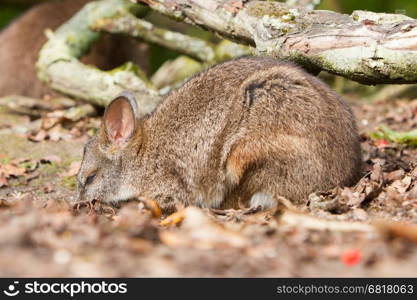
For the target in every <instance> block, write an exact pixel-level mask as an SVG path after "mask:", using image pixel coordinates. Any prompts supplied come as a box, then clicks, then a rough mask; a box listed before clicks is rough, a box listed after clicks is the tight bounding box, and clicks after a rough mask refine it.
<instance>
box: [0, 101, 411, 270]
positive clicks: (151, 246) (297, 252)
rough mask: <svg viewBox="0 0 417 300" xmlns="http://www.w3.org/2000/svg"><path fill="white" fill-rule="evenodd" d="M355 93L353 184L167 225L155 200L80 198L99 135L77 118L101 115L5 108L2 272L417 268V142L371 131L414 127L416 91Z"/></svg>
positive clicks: (193, 214) (1, 117) (0, 150)
mask: <svg viewBox="0 0 417 300" xmlns="http://www.w3.org/2000/svg"><path fill="white" fill-rule="evenodd" d="M349 102H350V103H351V105H352V107H353V109H354V112H355V114H356V116H357V120H358V126H359V128H360V132H361V134H362V138H363V141H362V149H363V159H364V162H365V165H366V171H367V172H366V174H364V177H363V178H362V179H361V181H360V182H359V183H358V184H357V185H356V186H355V187H351V188H343V189H342V188H335V189H333V190H332V191H325V192H317V193H316V194H313V195H311V196H310V197H309V201H308V203H307V204H306V205H305V206H304V207H298V208H293V207H291V205H288V204H287V207H280V208H279V209H278V210H276V211H269V212H261V211H257V210H255V209H252V210H250V209H245V208H242V209H241V210H226V211H220V210H208V209H200V208H195V207H189V208H181V209H180V210H179V212H178V213H177V214H175V215H173V216H170V217H169V218H168V219H165V220H163V221H162V223H161V217H159V214H158V211H157V209H156V208H155V207H152V205H151V204H150V203H143V202H134V201H132V202H127V203H123V204H121V205H120V206H119V207H111V206H106V205H104V204H100V203H92V204H89V205H79V206H75V207H74V206H73V204H72V201H73V200H74V199H75V195H76V180H75V176H74V175H75V173H76V170H77V167H78V165H79V163H78V162H79V161H80V159H81V155H82V149H83V145H84V143H85V142H86V140H87V139H88V134H91V130H90V131H88V130H85V131H83V130H82V129H80V128H86V127H88V126H87V125H86V124H87V123H88V124H90V125H91V124H93V125H91V126H90V127H94V126H95V125H96V124H97V122H98V120H99V119H97V118H90V119H89V120H87V121H86V120H83V121H81V122H84V123H81V124H80V125H79V126H78V129H77V130H76V131H74V127H73V125H68V124H64V125H62V124H61V125H62V126H61V127H59V131H56V130H55V131H54V134H52V133H51V131H50V128H48V129H45V128H44V132H43V133H42V134H39V130H40V129H39V126H38V127H36V128H35V129H34V130H35V132H29V131H28V130H27V129H24V128H29V127H30V124H33V122H34V121H36V120H34V119H33V118H32V119H30V118H29V117H27V116H24V115H18V114H13V113H11V112H10V111H6V110H4V109H3V110H1V111H0V186H2V187H1V188H0V276H2V277H5V276H10V277H20V276H25V277H35V276H36V277H38V276H48V277H49V276H54V277H55V276H56V277H108V276H112V277H113V276H129V277H149V276H152V277H159V276H162V277H177V276H181V277H184V276H185V277H195V276H199V277H206V276H226V277H252V276H255V277H265V276H266V277H277V276H279V277H281V276H290V277H291V276H301V277H305V276H314V277H321V276H337V277H346V276H358V277H368V276H374V277H375V276H376V277H385V276H387V277H388V276H389V277H397V276H401V277H404V276H405V277H408V276H410V277H411V276H417V169H416V165H415V164H414V161H415V157H416V156H415V155H416V151H417V149H416V148H415V147H412V146H407V145H399V144H396V143H394V142H391V141H389V140H385V139H381V138H379V139H373V138H371V134H370V133H371V132H374V131H375V130H376V128H377V127H378V126H381V125H387V126H389V127H390V128H391V129H394V130H400V131H408V130H412V129H415V128H417V119H416V111H417V100H415V101H409V100H408V101H405V100H404V101H403V100H396V101H386V102H374V103H368V102H366V101H364V100H361V99H359V98H358V97H357V98H352V99H350V100H349ZM61 121H62V120H61ZM61 121H60V122H61ZM25 126H26V127H25ZM54 126H55V125H54ZM22 128H23V129H22ZM32 130H33V129H32ZM28 132H29V133H28ZM57 132H58V134H57Z"/></svg>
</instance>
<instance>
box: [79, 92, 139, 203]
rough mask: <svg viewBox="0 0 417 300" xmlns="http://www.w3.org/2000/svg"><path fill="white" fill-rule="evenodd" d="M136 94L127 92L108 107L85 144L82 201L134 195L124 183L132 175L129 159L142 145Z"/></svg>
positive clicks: (108, 200) (133, 158)
mask: <svg viewBox="0 0 417 300" xmlns="http://www.w3.org/2000/svg"><path fill="white" fill-rule="evenodd" d="M142 117H143V116H142V114H141V113H140V111H139V108H138V105H137V103H136V100H135V98H134V96H133V94H131V93H129V92H124V93H122V94H121V95H119V96H118V97H116V98H115V99H114V100H113V101H112V102H111V103H110V104H109V105H108V106H107V108H106V110H105V113H104V117H103V120H102V124H101V127H100V129H99V131H98V134H97V135H96V136H95V137H94V138H92V139H91V140H90V141H89V142H88V143H87V144H86V146H85V149H84V159H83V162H82V165H81V169H80V171H79V173H78V176H77V180H78V188H79V198H80V200H87V201H88V200H93V199H97V200H101V201H105V202H110V201H117V200H126V199H128V198H130V197H133V196H135V195H134V194H133V193H129V191H130V190H132V189H131V188H129V187H127V186H126V185H125V184H124V183H125V182H126V178H128V177H129V176H136V177H137V175H134V174H133V175H132V174H131V172H132V171H133V168H131V167H132V165H131V164H129V163H128V162H133V160H135V157H134V155H135V152H134V150H135V149H138V148H140V145H141V118H142Z"/></svg>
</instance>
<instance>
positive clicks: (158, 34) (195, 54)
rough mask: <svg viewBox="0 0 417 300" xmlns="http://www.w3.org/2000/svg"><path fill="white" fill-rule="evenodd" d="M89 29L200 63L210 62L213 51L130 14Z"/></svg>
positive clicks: (206, 45)
mask: <svg viewBox="0 0 417 300" xmlns="http://www.w3.org/2000/svg"><path fill="white" fill-rule="evenodd" d="M91 29H93V30H96V31H104V32H108V33H122V34H126V35H130V36H132V37H134V38H136V39H139V40H142V41H145V42H148V43H151V44H156V45H159V46H162V47H165V48H168V49H170V50H174V51H177V52H180V53H184V54H186V55H188V56H190V57H192V58H195V59H197V60H199V61H202V62H212V61H213V60H214V55H215V50H214V48H213V46H212V45H210V43H208V42H206V41H204V40H201V39H198V38H194V37H190V36H188V35H185V34H182V33H179V32H173V31H169V30H166V29H163V28H159V27H156V26H155V25H153V24H152V23H150V22H147V21H144V20H141V19H138V18H136V16H134V15H132V14H129V13H127V14H124V15H117V16H115V17H112V18H105V19H98V20H96V21H95V22H94V24H92V26H91Z"/></svg>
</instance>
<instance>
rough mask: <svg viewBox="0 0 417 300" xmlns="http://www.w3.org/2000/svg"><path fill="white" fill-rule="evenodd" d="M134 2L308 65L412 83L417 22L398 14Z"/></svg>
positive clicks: (181, 0) (262, 4)
mask: <svg viewBox="0 0 417 300" xmlns="http://www.w3.org/2000/svg"><path fill="white" fill-rule="evenodd" d="M135 1H136V2H137V3H144V4H147V5H149V6H150V7H151V8H152V9H154V10H156V11H158V12H160V13H163V14H165V15H167V16H170V17H172V18H175V19H176V20H179V21H183V22H186V23H189V24H193V25H198V26H200V27H202V28H205V29H207V30H211V31H214V32H216V33H218V34H219V35H221V36H222V37H224V38H227V39H231V40H233V41H235V42H238V43H245V44H248V45H252V46H254V47H256V51H257V53H258V54H259V55H270V56H274V57H278V58H282V59H288V60H292V61H295V62H297V63H299V64H301V65H304V66H305V67H306V68H308V69H310V70H314V71H320V70H325V71H328V72H330V73H333V74H337V75H341V76H344V77H346V78H349V79H352V80H355V81H358V82H361V83H365V84H377V83H415V82H417V21H416V20H414V19H412V18H409V17H407V16H404V15H395V14H385V13H373V12H367V11H355V12H353V13H352V14H351V15H345V14H339V13H335V12H331V11H324V10H311V9H309V8H307V7H301V6H300V7H294V8H290V7H289V6H288V5H286V4H285V3H279V2H270V1H224V0H207V1H202V0H195V1H186V0H152V1H149V0H135Z"/></svg>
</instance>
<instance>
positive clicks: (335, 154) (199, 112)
mask: <svg viewBox="0 0 417 300" xmlns="http://www.w3.org/2000/svg"><path fill="white" fill-rule="evenodd" d="M119 101H121V100H120V99H119ZM126 103H127V102H126ZM126 103H125V106H124V108H126V107H128V106H126ZM116 104H117V103H116ZM118 106H119V107H122V106H121V104H119V105H114V106H112V107H109V108H108V110H110V111H111V110H116V108H117V107H118ZM132 111H133V110H132ZM117 113H119V118H118V119H119V120H122V119H123V120H124V121H119V122H118V123H119V124H118V125H111V122H110V123H109V124H110V125H109V124H108V125H106V124H107V123H106V120H109V117H108V116H109V114H106V115H105V117H104V122H103V126H102V128H101V130H100V133H99V134H98V135H97V136H96V138H95V139H93V140H92V141H91V142H90V143H89V145H88V146H87V147H86V155H85V157H84V161H83V164H82V167H81V171H80V174H79V181H80V183H81V191H82V193H81V194H82V195H83V197H86V198H89V197H93V198H98V199H103V198H104V200H105V201H112V200H123V199H127V198H129V197H138V196H145V197H148V198H152V199H156V200H157V201H158V202H159V204H160V205H161V206H162V207H164V208H168V209H170V208H172V207H173V206H174V205H175V203H178V202H182V203H185V204H191V205H199V206H203V207H236V206H237V205H238V204H239V203H243V204H247V205H253V206H256V205H262V206H265V207H266V206H271V205H275V204H276V201H277V199H278V198H279V196H283V197H286V198H288V199H289V200H291V201H293V202H295V203H303V202H305V201H306V200H307V196H308V194H310V193H312V192H314V191H317V190H326V189H329V188H332V187H334V186H337V185H340V186H345V185H351V184H353V183H355V181H356V180H357V179H358V177H359V176H360V172H361V154H360V146H359V137H358V134H357V130H356V125H355V120H354V117H353V115H352V112H351V110H350V109H349V107H348V106H347V105H346V104H345V103H344V102H343V101H342V100H341V99H340V98H339V97H338V96H337V95H336V94H335V93H334V92H332V91H331V90H330V89H329V88H328V87H327V86H326V85H325V84H324V83H322V82H321V81H320V80H318V79H316V78H315V77H313V76H312V75H310V74H308V73H306V72H304V71H303V70H301V69H300V68H298V67H296V66H294V65H293V64H290V63H285V62H280V61H277V60H274V59H270V58H255V57H246V58H240V59H237V60H232V61H228V62H225V63H222V64H219V65H216V66H214V67H212V68H210V69H208V70H207V71H205V72H202V73H200V74H199V75H197V76H195V77H194V78H192V79H190V80H189V81H188V82H186V83H185V84H184V85H183V86H182V87H181V88H179V89H178V90H176V91H173V92H172V93H171V94H169V95H168V96H167V98H166V99H165V101H164V102H163V103H162V104H161V105H160V106H159V107H158V108H157V109H156V111H155V112H154V113H153V114H152V115H150V116H148V117H142V118H139V117H138V118H137V119H139V120H140V121H139V122H137V125H135V126H134V127H135V128H136V129H135V130H130V131H129V132H131V136H130V135H129V134H122V133H120V134H119V135H120V136H124V137H123V138H120V139H118V142H117V143H116V142H115V141H111V140H109V128H110V129H111V130H112V131H113V130H114V128H117V129H116V132H119V131H120V132H125V133H126V130H125V129H123V128H127V126H126V124H124V123H126V122H128V123H129V122H131V123H132V124H133V121H129V120H130V119H133V118H131V117H130V118H129V116H128V115H127V113H123V112H122V110H121V109H120V108H119V109H118V110H117ZM117 113H116V114H117ZM113 115H114V114H113ZM112 119H116V118H114V117H113V118H112ZM133 132H134V133H133ZM91 166H94V167H91ZM87 169H88V170H90V171H91V170H93V169H94V170H95V171H94V173H95V174H97V176H96V179H95V181H93V183H91V184H90V185H83V184H84V183H85V179H86V177H85V175H84V173H88V172H86V170H87ZM109 170H110V171H109ZM115 174H117V175H116V176H117V179H115ZM93 187H94V191H95V192H94V193H91V194H89V191H92V190H93ZM103 189H106V193H104V192H100V191H102V190H103ZM104 194H106V195H105V196H104Z"/></svg>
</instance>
